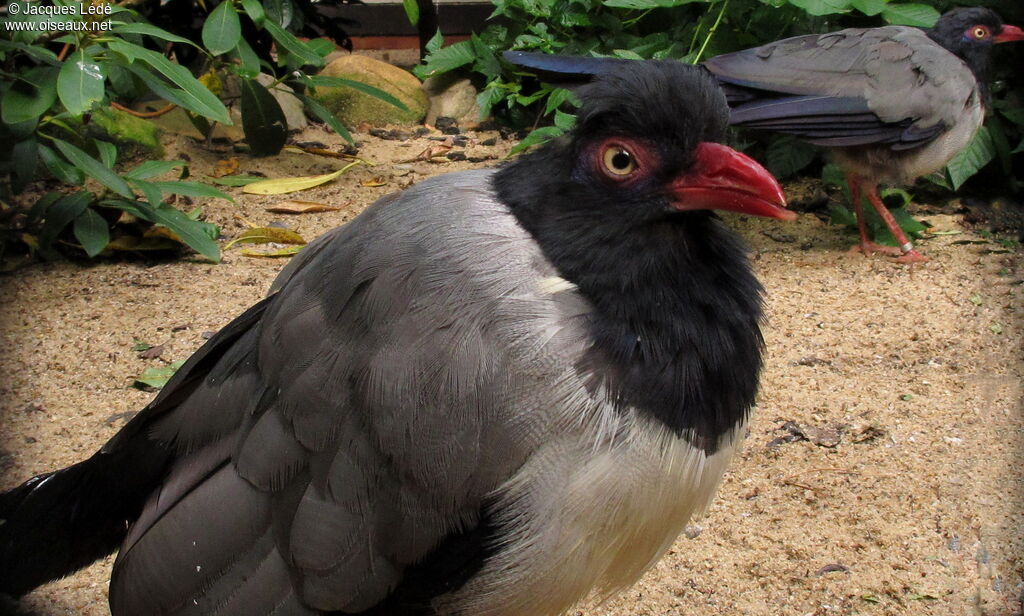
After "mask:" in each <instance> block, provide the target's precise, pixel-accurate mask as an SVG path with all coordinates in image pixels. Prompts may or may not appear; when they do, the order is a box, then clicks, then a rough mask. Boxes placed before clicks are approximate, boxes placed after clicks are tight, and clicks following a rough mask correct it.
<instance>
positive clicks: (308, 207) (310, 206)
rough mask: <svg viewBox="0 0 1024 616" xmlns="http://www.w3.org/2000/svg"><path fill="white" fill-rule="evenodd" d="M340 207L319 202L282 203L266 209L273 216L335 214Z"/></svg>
mask: <svg viewBox="0 0 1024 616" xmlns="http://www.w3.org/2000/svg"><path fill="white" fill-rule="evenodd" d="M340 209H341V208H340V207H335V206H333V205H327V204H326V203H320V202H319V201H282V202H280V203H278V204H277V205H272V206H270V207H268V208H267V211H268V212H273V213H275V214H311V213H313V212H336V211H338V210H340Z"/></svg>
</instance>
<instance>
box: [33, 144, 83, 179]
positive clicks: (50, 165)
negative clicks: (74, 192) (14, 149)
mask: <svg viewBox="0 0 1024 616" xmlns="http://www.w3.org/2000/svg"><path fill="white" fill-rule="evenodd" d="M39 158H41V159H42V160H43V164H45V165H46V168H47V169H49V170H50V173H52V174H53V177H55V178H57V179H58V180H60V181H61V182H64V183H65V184H72V185H74V186H81V185H82V183H83V182H85V173H83V172H82V170H81V169H79V168H77V167H75V166H73V165H69V164H68V163H67V161H65V160H64V159H63V158H61V157H60V156H57V153H56V152H54V151H53V150H52V149H50V148H48V147H47V146H45V145H42V144H39Z"/></svg>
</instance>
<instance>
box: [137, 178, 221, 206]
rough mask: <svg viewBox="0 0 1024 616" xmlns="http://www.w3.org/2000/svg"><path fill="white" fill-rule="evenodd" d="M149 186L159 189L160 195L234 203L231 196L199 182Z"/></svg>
mask: <svg viewBox="0 0 1024 616" xmlns="http://www.w3.org/2000/svg"><path fill="white" fill-rule="evenodd" d="M149 184H152V185H153V186H156V187H157V188H159V189H160V191H161V192H162V193H168V194H172V195H184V196H186V197H210V198H212V199H224V200H225V201H230V202H232V203H234V202H235V200H234V199H232V198H231V195H229V194H227V193H225V192H222V191H220V190H217V189H216V188H214V187H213V186H207V185H206V184H201V183H199V182H185V181H182V180H176V181H173V182H149Z"/></svg>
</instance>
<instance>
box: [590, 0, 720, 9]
mask: <svg viewBox="0 0 1024 616" xmlns="http://www.w3.org/2000/svg"><path fill="white" fill-rule="evenodd" d="M691 2H707V0H604V1H603V2H602V3H601V4H603V5H605V6H609V7H612V8H619V9H634V10H640V11H647V10H651V9H658V8H671V7H674V6H681V5H684V4H690V3H691Z"/></svg>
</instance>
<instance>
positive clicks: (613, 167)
mask: <svg viewBox="0 0 1024 616" xmlns="http://www.w3.org/2000/svg"><path fill="white" fill-rule="evenodd" d="M602 162H603V163H604V170H605V172H606V173H608V175H610V176H611V177H613V178H617V179H618V178H623V177H626V176H627V175H629V174H631V173H633V172H634V171H636V158H635V157H634V156H633V154H631V153H630V151H629V150H627V149H626V148H624V147H622V146H621V145H610V146H608V147H606V148H605V149H604V153H603V154H602Z"/></svg>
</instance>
